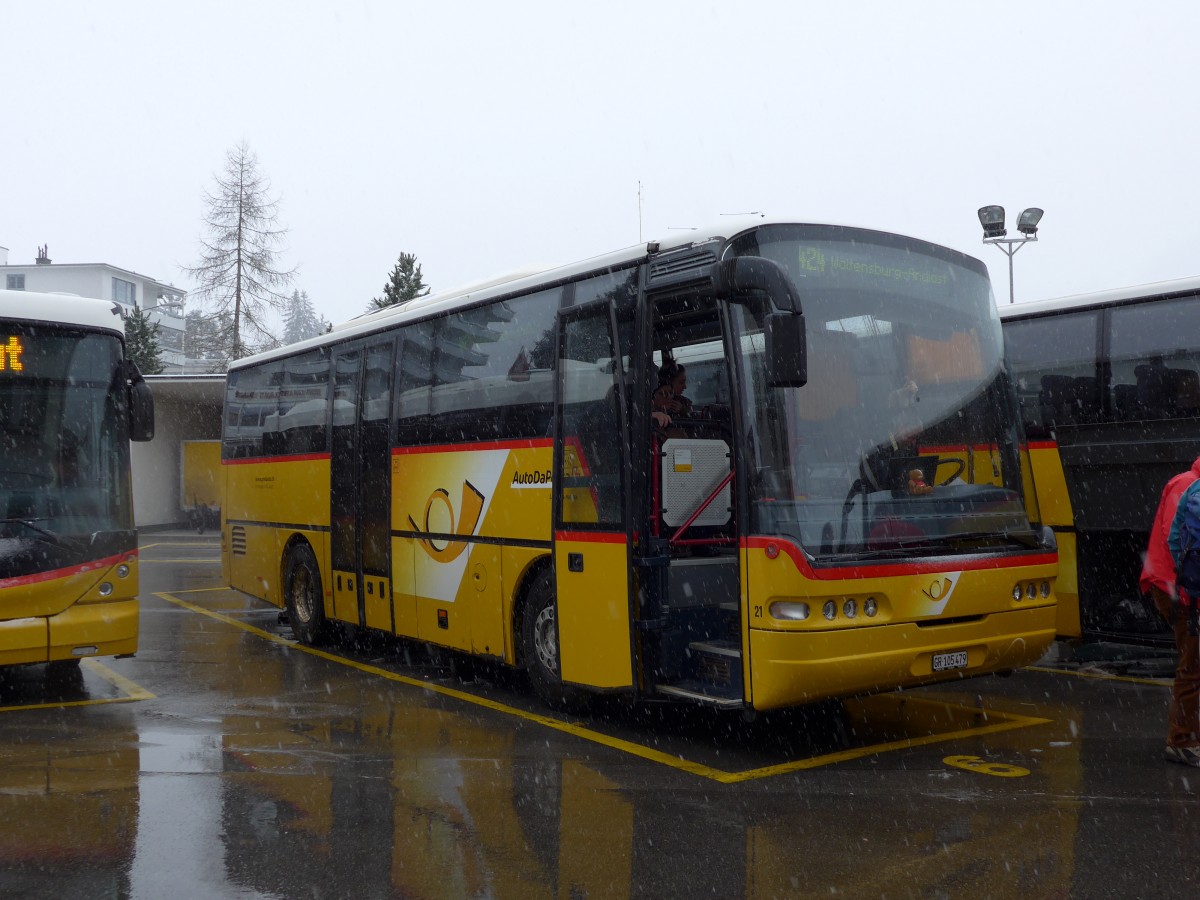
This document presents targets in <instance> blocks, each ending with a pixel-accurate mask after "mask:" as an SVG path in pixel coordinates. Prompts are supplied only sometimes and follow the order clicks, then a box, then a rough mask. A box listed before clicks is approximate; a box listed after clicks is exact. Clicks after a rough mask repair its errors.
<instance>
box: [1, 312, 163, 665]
mask: <svg viewBox="0 0 1200 900" xmlns="http://www.w3.org/2000/svg"><path fill="white" fill-rule="evenodd" d="M124 340H125V332H124V325H123V320H122V318H121V311H120V307H119V306H118V305H117V304H115V303H109V302H105V301H101V300H89V299H84V298H81V297H74V296H67V295H60V294H39V293H33V292H26V291H0V512H2V513H3V516H2V517H0V665H17V664H24V663H49V664H50V666H51V669H52V670H53V669H58V668H63V667H72V666H75V665H78V663H79V660H80V659H82V658H84V657H87V656H124V655H128V654H132V653H134V652H135V651H136V650H137V640H138V604H137V590H138V572H137V534H136V532H135V531H134V526H133V500H132V493H131V489H130V480H129V441H130V440H131V439H132V440H150V438H151V437H153V434H154V406H153V400H152V399H151V397H150V389H149V388H148V387H147V386H146V383H145V381H143V380H142V376H141V374H140V373H139V372H138V370H137V366H135V365H134V364H133V363H132V362H131V361H130V360H128V359H126V358H125V354H124Z"/></svg>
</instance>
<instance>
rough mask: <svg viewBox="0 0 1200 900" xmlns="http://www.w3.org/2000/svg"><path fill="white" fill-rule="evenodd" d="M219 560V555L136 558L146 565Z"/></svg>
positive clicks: (215, 561) (217, 561) (216, 561)
mask: <svg viewBox="0 0 1200 900" xmlns="http://www.w3.org/2000/svg"><path fill="white" fill-rule="evenodd" d="M220 561H221V557H219V556H217V557H215V558H214V557H207V556H195V557H192V558H190V559H139V560H138V562H140V563H141V564H142V565H146V564H147V563H153V564H155V565H158V564H160V563H175V564H176V565H178V564H179V563H184V564H187V563H219V562H220Z"/></svg>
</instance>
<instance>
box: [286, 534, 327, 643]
mask: <svg viewBox="0 0 1200 900" xmlns="http://www.w3.org/2000/svg"><path fill="white" fill-rule="evenodd" d="M283 573H284V574H283V600H284V605H285V606H286V607H287V613H288V619H289V620H290V621H291V624H292V633H293V634H295V635H296V639H297V640H298V641H300V642H301V643H303V644H310V645H314V646H316V645H320V644H324V643H327V642H328V641H329V636H330V624H329V622H328V621H326V619H325V604H324V600H323V597H324V595H323V593H322V591H321V570H320V568H319V567H318V566H317V558H316V557H315V556H314V555H313V552H312V548H311V547H310V546H308V544H304V543H300V544H297V545H296V546H294V547H293V548H292V549H291V550H289V551H288V555H287V564H286V565H285V566H284V570H283Z"/></svg>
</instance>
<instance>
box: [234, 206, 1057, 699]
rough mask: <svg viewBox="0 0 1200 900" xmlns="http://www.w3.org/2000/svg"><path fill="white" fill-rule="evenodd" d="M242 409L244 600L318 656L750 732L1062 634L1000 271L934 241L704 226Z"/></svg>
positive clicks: (437, 301)
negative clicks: (664, 401)
mask: <svg viewBox="0 0 1200 900" xmlns="http://www.w3.org/2000/svg"><path fill="white" fill-rule="evenodd" d="M679 366H683V368H684V370H685V375H686V381H687V387H686V390H685V391H684V393H683V395H684V397H686V398H687V399H688V400H690V401H691V402H690V411H689V412H687V413H680V412H679V411H676V413H675V414H674V417H673V419H672V421H671V423H670V426H669V427H667V428H665V429H664V428H661V427H659V425H660V423H658V422H656V421H655V418H654V417H653V416H652V408H651V403H652V399H651V394H652V389H653V388H654V387H656V386H657V385H658V380H659V372H660V371H673V370H675V369H677V368H678V367H679ZM224 415H225V421H224V436H223V441H224V443H223V448H222V471H223V473H224V478H225V482H226V483H225V495H224V496H225V503H224V507H223V511H222V518H223V521H222V545H223V551H224V552H223V558H224V566H225V574H226V577H227V579H228V583H229V584H230V585H231V586H233V587H234V588H237V589H238V590H241V591H244V592H246V593H248V594H251V595H253V596H255V597H259V598H262V599H263V600H265V601H267V602H268V603H272V604H274V605H275V606H278V607H285V608H286V610H287V613H288V615H289V617H290V620H291V623H292V627H293V629H294V631H295V633H296V635H297V636H298V638H299V639H301V640H303V641H307V642H321V641H327V640H332V639H334V638H336V636H337V635H338V633H339V632H341V633H343V634H344V633H345V630H346V628H347V626H349V627H351V628H367V629H377V630H379V631H382V632H386V633H388V634H393V635H397V636H400V637H404V638H411V639H416V640H418V641H423V642H428V643H430V644H435V645H439V646H442V647H447V648H453V649H455V650H459V651H463V652H465V653H470V654H477V655H479V656H483V657H487V658H489V659H493V660H497V661H499V662H502V663H505V664H507V665H510V666H516V667H521V668H524V669H526V670H527V671H528V673H529V676H530V679H531V681H532V682H533V685H534V687H535V688H536V690H537V691H538V693H539V694H540V695H541V696H542V697H543V699H545V700H546V701H547V702H548V703H550V704H551V705H564V706H571V705H575V704H578V703H581V702H584V701H586V699H587V698H588V697H589V696H590V695H591V694H594V693H597V692H604V693H616V694H623V695H628V696H631V697H634V698H658V699H669V698H674V699H680V700H690V701H695V702H698V703H703V704H710V705H714V706H720V707H731V708H741V709H743V710H744V711H746V712H747V713H750V712H752V711H754V710H768V709H773V708H778V707H785V706H790V705H795V704H802V703H807V702H812V701H815V700H819V699H822V698H828V697H838V696H847V695H852V694H856V693H861V692H867V691H878V690H887V689H891V688H895V687H899V686H908V685H917V684H925V683H930V682H936V681H943V680H948V679H958V678H962V677H966V676H972V675H979V674H983V673H988V672H995V671H998V670H1008V669H1012V668H1014V667H1018V666H1022V665H1025V664H1027V663H1029V662H1031V661H1033V660H1036V659H1037V658H1038V657H1039V656H1040V655H1041V654H1042V653H1043V652H1044V651H1045V649H1046V648H1047V646H1048V645H1049V644H1050V643H1051V642H1052V640H1053V638H1054V628H1055V607H1056V599H1055V594H1054V579H1055V575H1056V570H1057V568H1056V567H1057V552H1056V549H1055V547H1054V545H1053V535H1052V534H1051V533H1050V532H1048V531H1047V530H1045V529H1043V528H1042V527H1041V525H1040V523H1039V521H1038V516H1037V512H1036V505H1035V504H1034V497H1033V495H1032V493H1031V492H1030V491H1028V490H1027V488H1026V484H1025V477H1024V472H1025V471H1026V470H1025V469H1023V467H1022V459H1023V458H1024V457H1025V448H1024V443H1023V437H1022V435H1021V432H1020V422H1019V417H1018V414H1017V407H1016V401H1015V396H1014V394H1013V391H1012V386H1011V382H1010V381H1009V378H1008V375H1007V371H1006V368H1005V366H1004V361H1003V352H1002V346H1001V334H1000V322H999V317H998V315H997V313H996V309H995V304H994V302H993V298H992V293H991V287H990V284H989V281H988V278H987V273H986V269H985V267H984V266H983V264H982V263H980V262H979V261H978V260H975V259H973V258H971V257H968V256H965V255H963V254H961V253H958V252H955V251H953V250H949V249H946V248H943V247H938V246H935V245H933V244H929V243H927V242H925V241H921V240H916V239H913V238H908V237H903V236H900V235H895V234H888V233H884V232H878V231H870V230H866V229H859V228H851V227H844V226H828V225H815V224H801V223H789V222H773V221H769V220H764V219H759V220H756V222H755V224H753V225H750V226H746V227H739V228H730V229H729V230H724V229H713V230H710V231H695V232H687V233H686V234H685V235H684V236H682V237H679V238H677V239H676V240H674V241H662V242H651V243H648V244H641V245H638V246H635V247H633V248H631V249H628V250H625V251H620V252H616V253H613V254H610V255H608V256H604V257H599V258H595V259H591V260H588V261H586V262H582V263H579V264H576V265H572V266H567V267H563V268H558V269H552V270H548V271H544V272H541V273H539V274H535V275H528V274H526V275H522V276H519V277H517V278H515V279H514V280H509V281H503V280H502V281H499V282H495V283H490V284H487V285H483V286H479V287H474V288H470V289H467V290H463V291H459V292H454V293H447V294H444V295H434V296H430V297H427V298H422V299H420V300H416V301H412V302H410V303H408V304H406V305H404V306H402V307H400V308H393V309H389V310H384V311H381V312H378V313H374V314H372V315H369V316H365V317H362V318H359V319H357V320H354V321H352V322H350V323H348V324H347V325H344V326H342V327H341V328H338V329H336V330H334V331H333V332H332V333H330V334H328V335H324V336H322V337H319V338H314V339H312V340H310V341H307V342H305V343H302V344H298V345H294V346H291V347H285V348H282V349H280V350H276V351H271V352H268V353H264V354H261V355H258V356H255V357H251V358H248V359H244V360H241V361H238V362H236V363H234V364H233V365H232V366H231V367H230V371H229V378H228V382H227V393H226V402H225V414H224Z"/></svg>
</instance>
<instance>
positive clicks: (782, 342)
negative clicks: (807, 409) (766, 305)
mask: <svg viewBox="0 0 1200 900" xmlns="http://www.w3.org/2000/svg"><path fill="white" fill-rule="evenodd" d="M764 327H765V333H766V339H767V346H766V352H767V359H766V363H767V384H768V385H769V386H770V387H804V385H805V384H807V383H808V341H807V340H806V337H805V330H804V316H803V315H799V314H797V313H779V312H776V313H771V314H769V315H768V316H767V318H766V322H765V323H764Z"/></svg>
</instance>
